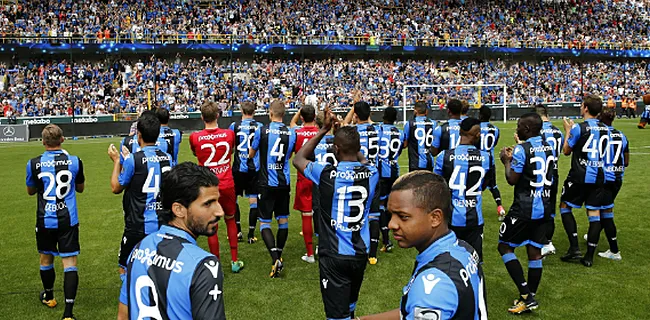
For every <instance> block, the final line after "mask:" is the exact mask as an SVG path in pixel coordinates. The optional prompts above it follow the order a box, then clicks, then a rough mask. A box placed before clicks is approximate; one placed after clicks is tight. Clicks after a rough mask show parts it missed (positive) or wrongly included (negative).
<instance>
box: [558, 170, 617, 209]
mask: <svg viewBox="0 0 650 320" xmlns="http://www.w3.org/2000/svg"><path fill="white" fill-rule="evenodd" d="M604 193H605V186H604V185H602V184H594V183H582V182H575V181H572V180H570V179H569V178H567V179H566V180H564V187H562V196H560V201H562V202H564V203H566V204H567V205H568V206H569V207H571V208H574V209H576V208H582V205H583V204H584V206H585V208H587V210H600V209H602V207H603V206H604V205H607V202H608V201H609V200H607V199H605V198H607V197H606V195H605V194H604Z"/></svg>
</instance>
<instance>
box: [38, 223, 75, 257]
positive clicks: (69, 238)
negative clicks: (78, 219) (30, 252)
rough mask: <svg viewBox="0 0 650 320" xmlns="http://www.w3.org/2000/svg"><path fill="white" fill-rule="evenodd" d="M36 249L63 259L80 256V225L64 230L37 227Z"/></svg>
mask: <svg viewBox="0 0 650 320" xmlns="http://www.w3.org/2000/svg"><path fill="white" fill-rule="evenodd" d="M36 249H38V253H42V254H50V255H53V256H61V257H62V258H66V257H72V256H77V255H79V225H76V226H73V227H69V228H64V229H46V228H38V227H36Z"/></svg>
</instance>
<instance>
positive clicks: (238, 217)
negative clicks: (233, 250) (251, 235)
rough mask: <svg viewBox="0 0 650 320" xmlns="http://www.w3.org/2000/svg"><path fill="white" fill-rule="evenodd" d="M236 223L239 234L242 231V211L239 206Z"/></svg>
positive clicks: (236, 212)
mask: <svg viewBox="0 0 650 320" xmlns="http://www.w3.org/2000/svg"><path fill="white" fill-rule="evenodd" d="M235 223H236V224H237V233H238V234H239V233H240V232H241V212H240V211H239V206H237V211H235ZM229 237H230V236H229Z"/></svg>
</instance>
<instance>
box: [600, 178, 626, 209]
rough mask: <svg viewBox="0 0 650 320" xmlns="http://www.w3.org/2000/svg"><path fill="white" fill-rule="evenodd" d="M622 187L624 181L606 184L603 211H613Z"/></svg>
mask: <svg viewBox="0 0 650 320" xmlns="http://www.w3.org/2000/svg"><path fill="white" fill-rule="evenodd" d="M622 186H623V181H620V180H616V181H614V182H608V183H606V184H605V188H604V189H605V191H604V193H603V207H602V208H603V209H611V208H613V207H614V201H615V200H616V197H617V196H618V192H619V191H621V187H622Z"/></svg>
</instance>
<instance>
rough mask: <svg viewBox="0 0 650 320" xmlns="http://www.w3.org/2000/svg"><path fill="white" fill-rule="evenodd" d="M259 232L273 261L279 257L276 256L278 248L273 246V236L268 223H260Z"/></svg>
mask: <svg viewBox="0 0 650 320" xmlns="http://www.w3.org/2000/svg"><path fill="white" fill-rule="evenodd" d="M260 233H261V234H262V239H263V240H264V244H266V249H268V250H269V254H270V255H271V259H272V260H273V262H275V260H278V259H280V257H278V249H277V248H276V247H275V237H273V232H272V231H271V226H270V225H268V224H265V225H264V224H260Z"/></svg>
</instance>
